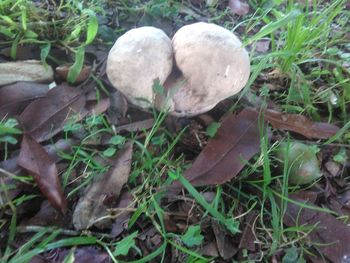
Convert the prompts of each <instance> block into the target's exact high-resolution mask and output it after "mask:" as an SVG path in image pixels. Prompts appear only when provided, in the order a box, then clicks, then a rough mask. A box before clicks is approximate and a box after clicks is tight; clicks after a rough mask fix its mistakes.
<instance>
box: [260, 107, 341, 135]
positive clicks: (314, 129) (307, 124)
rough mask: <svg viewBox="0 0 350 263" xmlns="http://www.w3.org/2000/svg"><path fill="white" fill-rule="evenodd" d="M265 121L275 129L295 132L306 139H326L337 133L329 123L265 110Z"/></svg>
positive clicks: (335, 127) (336, 129) (334, 127)
mask: <svg viewBox="0 0 350 263" xmlns="http://www.w3.org/2000/svg"><path fill="white" fill-rule="evenodd" d="M265 119H266V120H268V121H269V122H270V123H271V125H272V126H273V127H274V128H275V129H283V130H287V131H292V132H296V133H299V134H301V135H303V136H305V137H307V138H315V139H328V138H330V137H331V136H333V135H335V134H336V133H337V132H338V131H339V128H338V127H337V126H335V125H332V124H329V123H324V122H313V121H311V120H310V119H308V118H307V117H305V116H302V115H298V114H287V113H282V112H279V111H275V110H266V111H265Z"/></svg>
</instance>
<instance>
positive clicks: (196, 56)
mask: <svg viewBox="0 0 350 263" xmlns="http://www.w3.org/2000/svg"><path fill="white" fill-rule="evenodd" d="M172 44H173V50H174V57H175V62H176V66H177V68H178V70H179V71H180V72H181V74H182V75H181V74H180V76H179V77H175V81H174V80H170V81H169V80H168V83H166V86H167V88H168V89H169V86H170V90H171V89H173V91H170V93H175V94H174V95H173V96H172V110H173V112H171V113H172V114H173V115H177V116H193V115H196V114H200V113H203V112H206V111H208V110H210V109H212V108H213V107H214V106H215V105H216V104H217V103H218V102H220V101H221V100H223V99H225V98H228V97H230V96H232V95H234V94H236V93H238V92H239V91H240V90H241V89H242V88H243V87H244V85H245V84H246V83H247V81H248V78H249V74H250V62H249V56H248V53H247V51H246V50H245V49H244V48H243V47H242V43H241V41H240V40H239V39H238V38H237V37H236V36H235V35H234V34H233V33H232V32H230V31H229V30H227V29H225V28H223V27H220V26H217V25H214V24H208V23H202V22H201V23H195V24H191V25H188V26H184V27H182V28H180V29H179V30H178V31H177V32H176V34H175V35H174V37H173V40H172ZM174 83H175V84H174ZM174 86H175V87H174ZM174 89H175V91H174Z"/></svg>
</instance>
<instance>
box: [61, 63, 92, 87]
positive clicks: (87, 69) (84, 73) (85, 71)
mask: <svg viewBox="0 0 350 263" xmlns="http://www.w3.org/2000/svg"><path fill="white" fill-rule="evenodd" d="M71 66H72V65H62V66H58V67H56V73H57V75H58V76H60V77H61V78H62V79H64V80H67V77H68V72H69V68H70V67H71ZM90 73H91V66H87V65H83V68H82V69H81V71H80V73H79V75H78V77H77V79H76V80H75V82H74V83H81V82H83V81H85V80H87V79H88V78H89V76H90Z"/></svg>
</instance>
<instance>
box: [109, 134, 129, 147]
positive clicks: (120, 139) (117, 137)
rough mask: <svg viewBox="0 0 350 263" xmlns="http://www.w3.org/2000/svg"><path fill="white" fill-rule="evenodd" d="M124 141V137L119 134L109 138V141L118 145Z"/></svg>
mask: <svg viewBox="0 0 350 263" xmlns="http://www.w3.org/2000/svg"><path fill="white" fill-rule="evenodd" d="M124 142H125V138H124V137H123V136H120V135H114V136H113V137H112V138H111V139H110V140H109V143H110V144H113V145H119V144H123V143H124Z"/></svg>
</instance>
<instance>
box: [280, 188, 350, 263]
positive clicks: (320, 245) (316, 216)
mask: <svg viewBox="0 0 350 263" xmlns="http://www.w3.org/2000/svg"><path fill="white" fill-rule="evenodd" d="M309 193H310V192H300V193H297V194H294V195H291V196H289V198H292V199H293V200H295V201H298V202H302V203H307V204H309V205H310V204H311V205H313V201H312V200H313V199H315V198H314V194H313V193H310V194H309ZM284 223H285V224H286V225H287V226H290V227H294V226H302V225H303V226H310V227H313V228H314V229H313V230H312V231H311V233H310V234H309V238H310V239H311V244H313V245H314V246H316V247H317V249H318V250H319V251H321V252H322V254H323V256H325V257H326V258H327V259H329V260H330V261H331V262H346V259H347V258H348V257H349V255H350V227H349V226H348V225H346V224H345V223H344V222H342V221H341V220H338V219H337V218H336V217H335V216H333V215H331V214H328V213H325V212H320V211H315V210H312V209H307V208H302V207H301V206H299V205H296V204H292V203H289V204H288V208H287V210H286V215H285V217H284ZM344 260H345V261H344Z"/></svg>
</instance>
